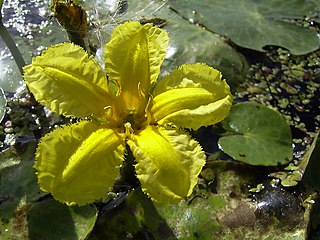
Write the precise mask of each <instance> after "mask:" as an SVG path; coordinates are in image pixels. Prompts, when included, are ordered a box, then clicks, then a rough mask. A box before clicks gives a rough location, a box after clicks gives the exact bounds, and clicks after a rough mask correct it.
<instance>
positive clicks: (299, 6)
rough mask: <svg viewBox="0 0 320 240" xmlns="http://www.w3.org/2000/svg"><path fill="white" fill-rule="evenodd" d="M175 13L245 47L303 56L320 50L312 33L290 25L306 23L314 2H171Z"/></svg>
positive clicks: (172, 0) (314, 32)
mask: <svg viewBox="0 0 320 240" xmlns="http://www.w3.org/2000/svg"><path fill="white" fill-rule="evenodd" d="M169 5H170V7H171V8H173V9H174V10H175V11H177V12H179V13H180V14H181V15H182V16H184V17H185V18H187V19H189V20H190V21H192V22H196V23H201V24H202V25H204V26H205V27H206V28H208V29H210V30H211V31H213V32H216V33H219V34H221V35H226V36H228V37H229V38H230V39H231V40H232V41H233V42H234V43H236V44H237V45H239V46H241V47H245V48H250V49H254V50H257V51H264V50H263V47H265V46H267V45H276V46H280V47H284V48H287V49H288V50H290V52H291V53H292V54H295V55H300V54H306V53H309V52H312V51H314V50H316V49H318V48H319V43H320V42H319V38H318V36H317V32H316V31H312V30H309V29H306V28H303V27H300V26H297V25H294V24H291V23H289V22H288V21H290V20H292V19H302V18H304V17H305V16H310V15H312V14H313V13H314V12H315V9H316V6H315V4H314V3H312V2H306V1H303V0H292V1H283V0H270V1H262V0H259V1H256V0H224V1H220V0H203V1H191V0H169Z"/></svg>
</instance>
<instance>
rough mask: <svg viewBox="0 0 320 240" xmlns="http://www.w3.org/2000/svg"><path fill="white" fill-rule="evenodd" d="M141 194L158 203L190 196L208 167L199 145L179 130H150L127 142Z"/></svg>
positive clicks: (153, 128)
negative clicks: (199, 177)
mask: <svg viewBox="0 0 320 240" xmlns="http://www.w3.org/2000/svg"><path fill="white" fill-rule="evenodd" d="M128 144H129V146H130V149H131V151H132V153H133V155H134V157H135V158H136V161H137V164H136V166H135V168H136V174H137V177H138V179H139V180H140V182H141V185H142V190H143V191H144V192H145V193H147V194H148V195H149V196H150V197H151V198H152V200H153V201H155V202H158V203H177V202H179V201H180V200H182V199H183V198H184V197H187V196H190V194H191V193H192V190H193V188H194V186H195V185H196V184H197V181H198V175H199V174H200V172H201V169H202V167H203V166H204V164H205V159H206V157H205V154H204V152H203V151H202V149H201V146H200V145H199V144H198V142H197V141H195V140H193V139H191V138H190V136H189V135H188V134H187V133H185V132H183V131H177V130H165V129H163V128H157V127H154V126H153V127H152V126H148V127H147V128H146V129H144V130H142V131H141V132H140V133H138V134H137V135H135V136H133V137H132V139H130V140H128Z"/></svg>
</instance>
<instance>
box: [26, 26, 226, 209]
mask: <svg viewBox="0 0 320 240" xmlns="http://www.w3.org/2000/svg"><path fill="white" fill-rule="evenodd" d="M168 40H169V38H168V35H167V33H166V32H165V31H163V30H161V29H160V28H157V27H153V26H152V25H151V24H146V25H143V26H142V25H141V24H140V23H138V22H126V23H124V24H121V25H119V26H118V27H116V28H115V29H114V32H113V34H112V36H111V40H110V42H109V43H107V44H106V46H105V49H104V57H105V60H104V63H105V70H106V72H107V74H106V73H105V71H104V70H103V69H102V68H101V67H100V65H99V64H98V62H97V61H96V60H94V58H93V57H92V56H88V54H87V53H86V52H85V51H84V50H83V49H82V48H81V47H79V46H77V45H74V44H71V43H63V44H58V45H55V46H52V47H50V48H49V49H47V50H46V51H44V52H43V53H42V55H41V56H38V57H35V58H34V59H33V60H32V63H31V64H30V65H28V66H26V67H25V68H24V72H25V73H24V79H25V81H26V83H27V85H28V87H29V89H30V91H31V92H32V93H33V94H34V96H35V98H36V99H37V100H38V101H39V102H40V103H41V104H43V105H45V106H47V107H48V108H49V109H51V110H52V111H53V112H55V113H58V114H62V115H64V116H68V117H75V118H78V119H81V120H79V121H78V122H76V123H73V124H71V125H67V126H66V125H65V126H62V127H59V128H57V129H55V130H53V131H52V132H50V133H48V134H46V135H45V136H44V137H43V138H42V139H41V140H40V143H39V146H38V148H37V151H36V162H35V165H34V167H35V168H36V169H37V176H38V182H39V184H40V186H41V189H42V190H43V191H47V192H50V193H51V194H52V195H53V197H54V198H56V199H57V200H59V201H61V202H65V203H67V204H69V205H73V204H78V205H84V204H86V203H90V202H93V201H95V200H97V199H99V198H102V197H103V196H104V195H105V194H106V193H107V192H108V191H110V190H111V188H112V186H113V185H114V182H115V180H116V178H118V177H120V168H121V165H122V164H123V161H124V158H125V154H126V145H128V146H129V147H130V150H131V151H132V154H133V156H134V157H135V161H136V163H135V166H134V167H135V171H136V175H137V178H138V179H139V180H140V182H141V185H142V190H143V191H144V192H145V193H146V194H147V195H148V196H149V197H151V199H152V200H153V201H155V202H159V203H177V202H179V201H180V200H181V199H183V198H184V197H187V196H189V195H190V194H191V193H192V190H193V188H194V186H195V185H196V184H197V179H198V175H199V173H200V171H201V169H202V167H203V166H204V164H205V159H206V157H205V153H204V152H203V150H202V148H201V146H200V145H199V143H198V142H197V141H195V140H193V139H192V138H191V137H190V136H189V134H188V133H187V132H186V131H185V130H183V128H188V129H194V130H196V129H198V128H200V127H201V126H207V125H212V124H215V123H217V122H219V121H221V120H222V119H224V118H225V117H226V116H227V114H228V112H229V110H230V107H231V104H232V95H231V94H230V89H229V86H228V84H227V83H226V81H225V80H221V73H220V72H219V71H217V70H215V69H213V68H212V67H209V66H207V65H205V64H201V63H196V64H188V65H182V66H180V67H179V68H177V69H176V70H174V71H173V72H172V73H171V74H169V75H168V76H166V77H165V78H163V79H162V80H161V81H159V82H157V79H158V76H159V73H160V67H161V64H162V62H163V60H164V58H165V55H166V50H167V47H168ZM107 76H108V77H107Z"/></svg>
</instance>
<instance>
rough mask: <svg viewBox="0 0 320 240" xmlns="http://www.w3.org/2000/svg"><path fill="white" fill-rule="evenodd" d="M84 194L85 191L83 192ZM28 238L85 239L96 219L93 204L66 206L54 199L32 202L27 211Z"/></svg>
mask: <svg viewBox="0 0 320 240" xmlns="http://www.w3.org/2000/svg"><path fill="white" fill-rule="evenodd" d="M83 194H85V193H83ZM28 217H29V218H28V219H29V220H28V229H29V239H51V240H55V239H56V240H60V239H69V240H77V239H85V238H86V236H87V235H88V234H89V233H90V232H91V230H92V229H93V227H94V224H95V221H96V219H97V209H96V208H95V207H94V206H93V205H87V206H84V207H68V206H67V205H65V204H62V203H59V202H57V201H55V200H48V201H44V202H40V203H36V204H33V205H32V206H31V208H30V210H29V212H28Z"/></svg>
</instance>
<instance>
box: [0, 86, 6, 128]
mask: <svg viewBox="0 0 320 240" xmlns="http://www.w3.org/2000/svg"><path fill="white" fill-rule="evenodd" d="M6 105H7V99H6V96H5V95H4V92H3V90H2V88H1V87H0V122H1V121H2V119H3V118H4V115H5V114H6Z"/></svg>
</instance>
